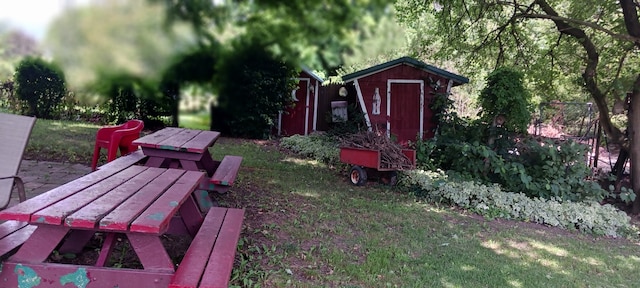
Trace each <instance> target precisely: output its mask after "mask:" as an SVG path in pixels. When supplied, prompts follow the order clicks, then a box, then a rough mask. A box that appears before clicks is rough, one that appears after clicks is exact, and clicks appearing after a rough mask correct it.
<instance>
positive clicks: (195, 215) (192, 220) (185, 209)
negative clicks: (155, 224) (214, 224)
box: [179, 191, 209, 237]
mask: <svg viewBox="0 0 640 288" xmlns="http://www.w3.org/2000/svg"><path fill="white" fill-rule="evenodd" d="M196 192H197V191H196ZM196 192H194V193H196ZM205 192H207V191H205ZM207 193H208V192H207ZM192 195H193V194H192ZM194 197H197V196H196V195H193V196H192V197H189V198H187V200H186V201H185V202H184V203H183V204H182V206H180V210H179V213H180V217H181V218H182V222H183V223H184V226H185V227H186V228H187V230H188V231H189V234H191V236H192V237H195V236H196V233H198V229H200V225H202V221H203V220H204V217H202V212H200V207H199V205H198V204H197V203H196V200H195V199H194ZM206 197H207V198H209V195H207V196H206ZM205 211H208V210H205Z"/></svg>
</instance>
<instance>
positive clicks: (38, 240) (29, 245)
mask: <svg viewBox="0 0 640 288" xmlns="http://www.w3.org/2000/svg"><path fill="white" fill-rule="evenodd" d="M69 229H71V228H69V227H60V226H50V225H42V226H38V228H36V231H33V234H31V237H29V239H27V241H26V242H24V244H22V247H20V249H19V250H18V252H16V254H14V255H13V256H11V258H9V259H11V260H12V261H16V262H31V263H34V262H43V261H45V260H46V259H47V258H48V257H49V255H50V254H51V252H53V249H56V246H58V244H59V243H60V241H62V239H63V238H64V236H65V235H67V232H69Z"/></svg>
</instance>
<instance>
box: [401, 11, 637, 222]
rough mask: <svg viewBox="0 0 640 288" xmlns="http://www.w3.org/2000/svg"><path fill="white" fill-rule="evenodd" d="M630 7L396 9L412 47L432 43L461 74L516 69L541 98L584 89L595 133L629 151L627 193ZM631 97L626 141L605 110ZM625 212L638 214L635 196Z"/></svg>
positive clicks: (632, 86) (632, 74)
mask: <svg viewBox="0 0 640 288" xmlns="http://www.w3.org/2000/svg"><path fill="white" fill-rule="evenodd" d="M638 8H639V5H638V3H636V2H635V1H633V0H620V1H619V2H618V1H601V0H600V1H597V0H560V1H548V0H513V1H499V0H488V1H469V0H450V1H433V0H427V1H422V0H421V1H418V0H399V1H397V3H396V9H397V10H398V11H399V13H398V14H399V15H402V16H401V17H400V19H401V20H402V21H403V22H404V23H406V24H407V25H409V26H410V27H412V28H413V29H416V30H418V31H420V32H418V33H416V35H419V36H421V37H417V38H416V39H417V40H418V41H422V42H423V43H428V42H431V43H433V42H436V41H437V42H439V43H440V45H441V46H440V48H441V50H440V51H439V52H438V53H437V55H438V56H441V57H447V58H449V59H452V58H455V59H457V60H461V62H463V63H464V64H465V65H466V67H467V68H468V69H480V67H483V66H485V67H486V66H487V65H489V66H493V67H497V66H500V65H503V64H511V65H516V66H519V67H522V68H523V70H524V71H526V76H527V77H528V79H529V81H531V82H532V83H533V85H534V86H535V87H536V88H537V91H538V92H539V93H545V94H547V95H549V94H550V95H553V94H555V92H556V91H558V89H560V87H567V86H571V87H575V88H576V90H578V91H580V90H583V91H586V92H587V93H588V94H589V95H590V97H591V99H592V101H593V102H594V103H595V104H596V106H597V108H598V111H599V112H600V114H599V115H600V118H599V120H600V124H601V125H602V127H603V130H604V131H605V132H606V133H607V134H608V135H609V136H610V138H611V139H613V141H615V142H617V143H619V144H622V145H623V147H624V148H627V149H630V152H631V163H632V165H631V166H632V178H633V188H634V190H635V191H640V170H639V169H638V168H640V166H639V165H640V146H639V145H638V144H640V134H639V133H635V132H634V130H637V128H636V129H634V127H640V113H634V111H640V74H639V73H640V58H639V57H638V55H637V52H638V48H639V47H640V21H639V20H638V11H637V10H638ZM414 47H420V45H415V46H414ZM423 47H425V49H429V47H430V46H429V45H425V46H423ZM467 73H469V72H467ZM631 91H633V93H632V97H631V109H630V113H629V123H630V127H629V129H628V135H629V139H630V142H626V141H625V135H624V133H622V132H621V131H620V130H619V129H618V128H616V127H614V126H613V125H612V124H611V120H610V113H609V109H610V107H611V106H612V105H611V104H612V102H614V101H615V100H619V99H621V98H623V97H624V95H626V92H631ZM634 108H635V109H634ZM634 143H635V144H634ZM634 167H635V168H634ZM633 210H634V212H635V213H638V212H640V197H638V198H637V199H636V201H635V203H634V209H633Z"/></svg>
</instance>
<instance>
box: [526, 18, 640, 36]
mask: <svg viewBox="0 0 640 288" xmlns="http://www.w3.org/2000/svg"><path fill="white" fill-rule="evenodd" d="M518 16H519V17H521V18H536V19H550V20H553V21H562V22H567V23H573V24H578V25H580V26H586V27H589V28H593V29H595V30H598V31H602V32H604V33H606V34H608V35H610V36H613V37H614V38H617V39H620V40H624V41H631V42H634V43H640V36H631V35H626V34H619V33H616V32H613V31H611V30H609V29H606V28H604V27H602V26H600V25H598V24H596V23H592V22H588V21H582V20H578V19H571V18H567V17H561V16H557V15H548V14H520V15H518ZM560 32H562V31H560Z"/></svg>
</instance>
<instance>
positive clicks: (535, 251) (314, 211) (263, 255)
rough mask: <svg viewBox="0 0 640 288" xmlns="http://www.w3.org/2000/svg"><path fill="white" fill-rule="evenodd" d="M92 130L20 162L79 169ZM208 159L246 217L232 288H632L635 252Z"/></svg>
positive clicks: (269, 164)
mask: <svg viewBox="0 0 640 288" xmlns="http://www.w3.org/2000/svg"><path fill="white" fill-rule="evenodd" d="M97 128H98V127H97V126H93V125H86V124H77V123H72V122H61V121H46V120H40V119H39V120H38V121H37V123H36V128H35V129H34V133H33V134H32V137H31V140H30V143H29V148H28V153H27V154H28V155H29V156H32V155H34V154H35V155H43V154H46V155H48V156H49V157H50V158H51V159H54V158H59V159H82V161H80V162H83V161H86V160H87V159H89V160H90V155H91V153H92V147H93V136H94V135H95V131H96V130H97ZM211 153H212V155H213V156H214V158H216V159H220V158H221V157H222V156H223V155H227V154H233V155H242V156H243V157H244V161H243V163H242V168H241V170H240V174H239V176H238V181H237V182H236V185H235V187H234V188H233V189H232V190H231V191H229V192H228V193H226V194H222V195H214V196H215V197H216V200H218V202H219V203H220V205H223V206H229V207H243V208H245V209H246V212H245V222H244V224H245V225H244V229H243V232H242V236H241V237H242V238H241V243H240V245H239V247H238V253H237V254H236V263H235V266H234V272H233V284H234V285H237V286H242V287H638V283H640V273H638V271H640V243H635V242H633V241H629V240H624V239H607V238H596V237H593V236H589V235H583V234H579V233H577V232H571V231H565V230H560V229H555V228H548V227H543V226H539V225H534V224H530V223H519V222H512V221H505V220H493V221H491V220H486V219H483V218H480V217H477V216H475V215H473V214H467V213H464V212H463V211H459V210H457V209H453V208H450V207H440V206H438V205H435V204H427V203H421V202H419V201H416V199H414V198H413V197H410V196H408V195H406V194H403V193H401V192H400V191H397V190H395V189H393V188H391V187H388V186H382V185H378V184H375V183H370V184H369V185H367V186H363V187H355V186H352V185H350V184H349V183H348V181H347V178H346V175H345V174H344V173H343V172H340V171H336V170H335V169H333V168H331V167H327V166H325V165H323V164H321V163H317V162H315V161H309V160H306V159H302V158H299V157H296V156H295V155H291V154H288V153H283V152H282V151H281V150H280V149H278V148H277V146H275V144H274V142H261V141H247V140H240V139H229V138H222V139H220V140H219V141H218V143H216V145H215V146H214V147H213V148H212V149H211ZM87 157H89V158H87ZM85 163H88V162H85Z"/></svg>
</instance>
